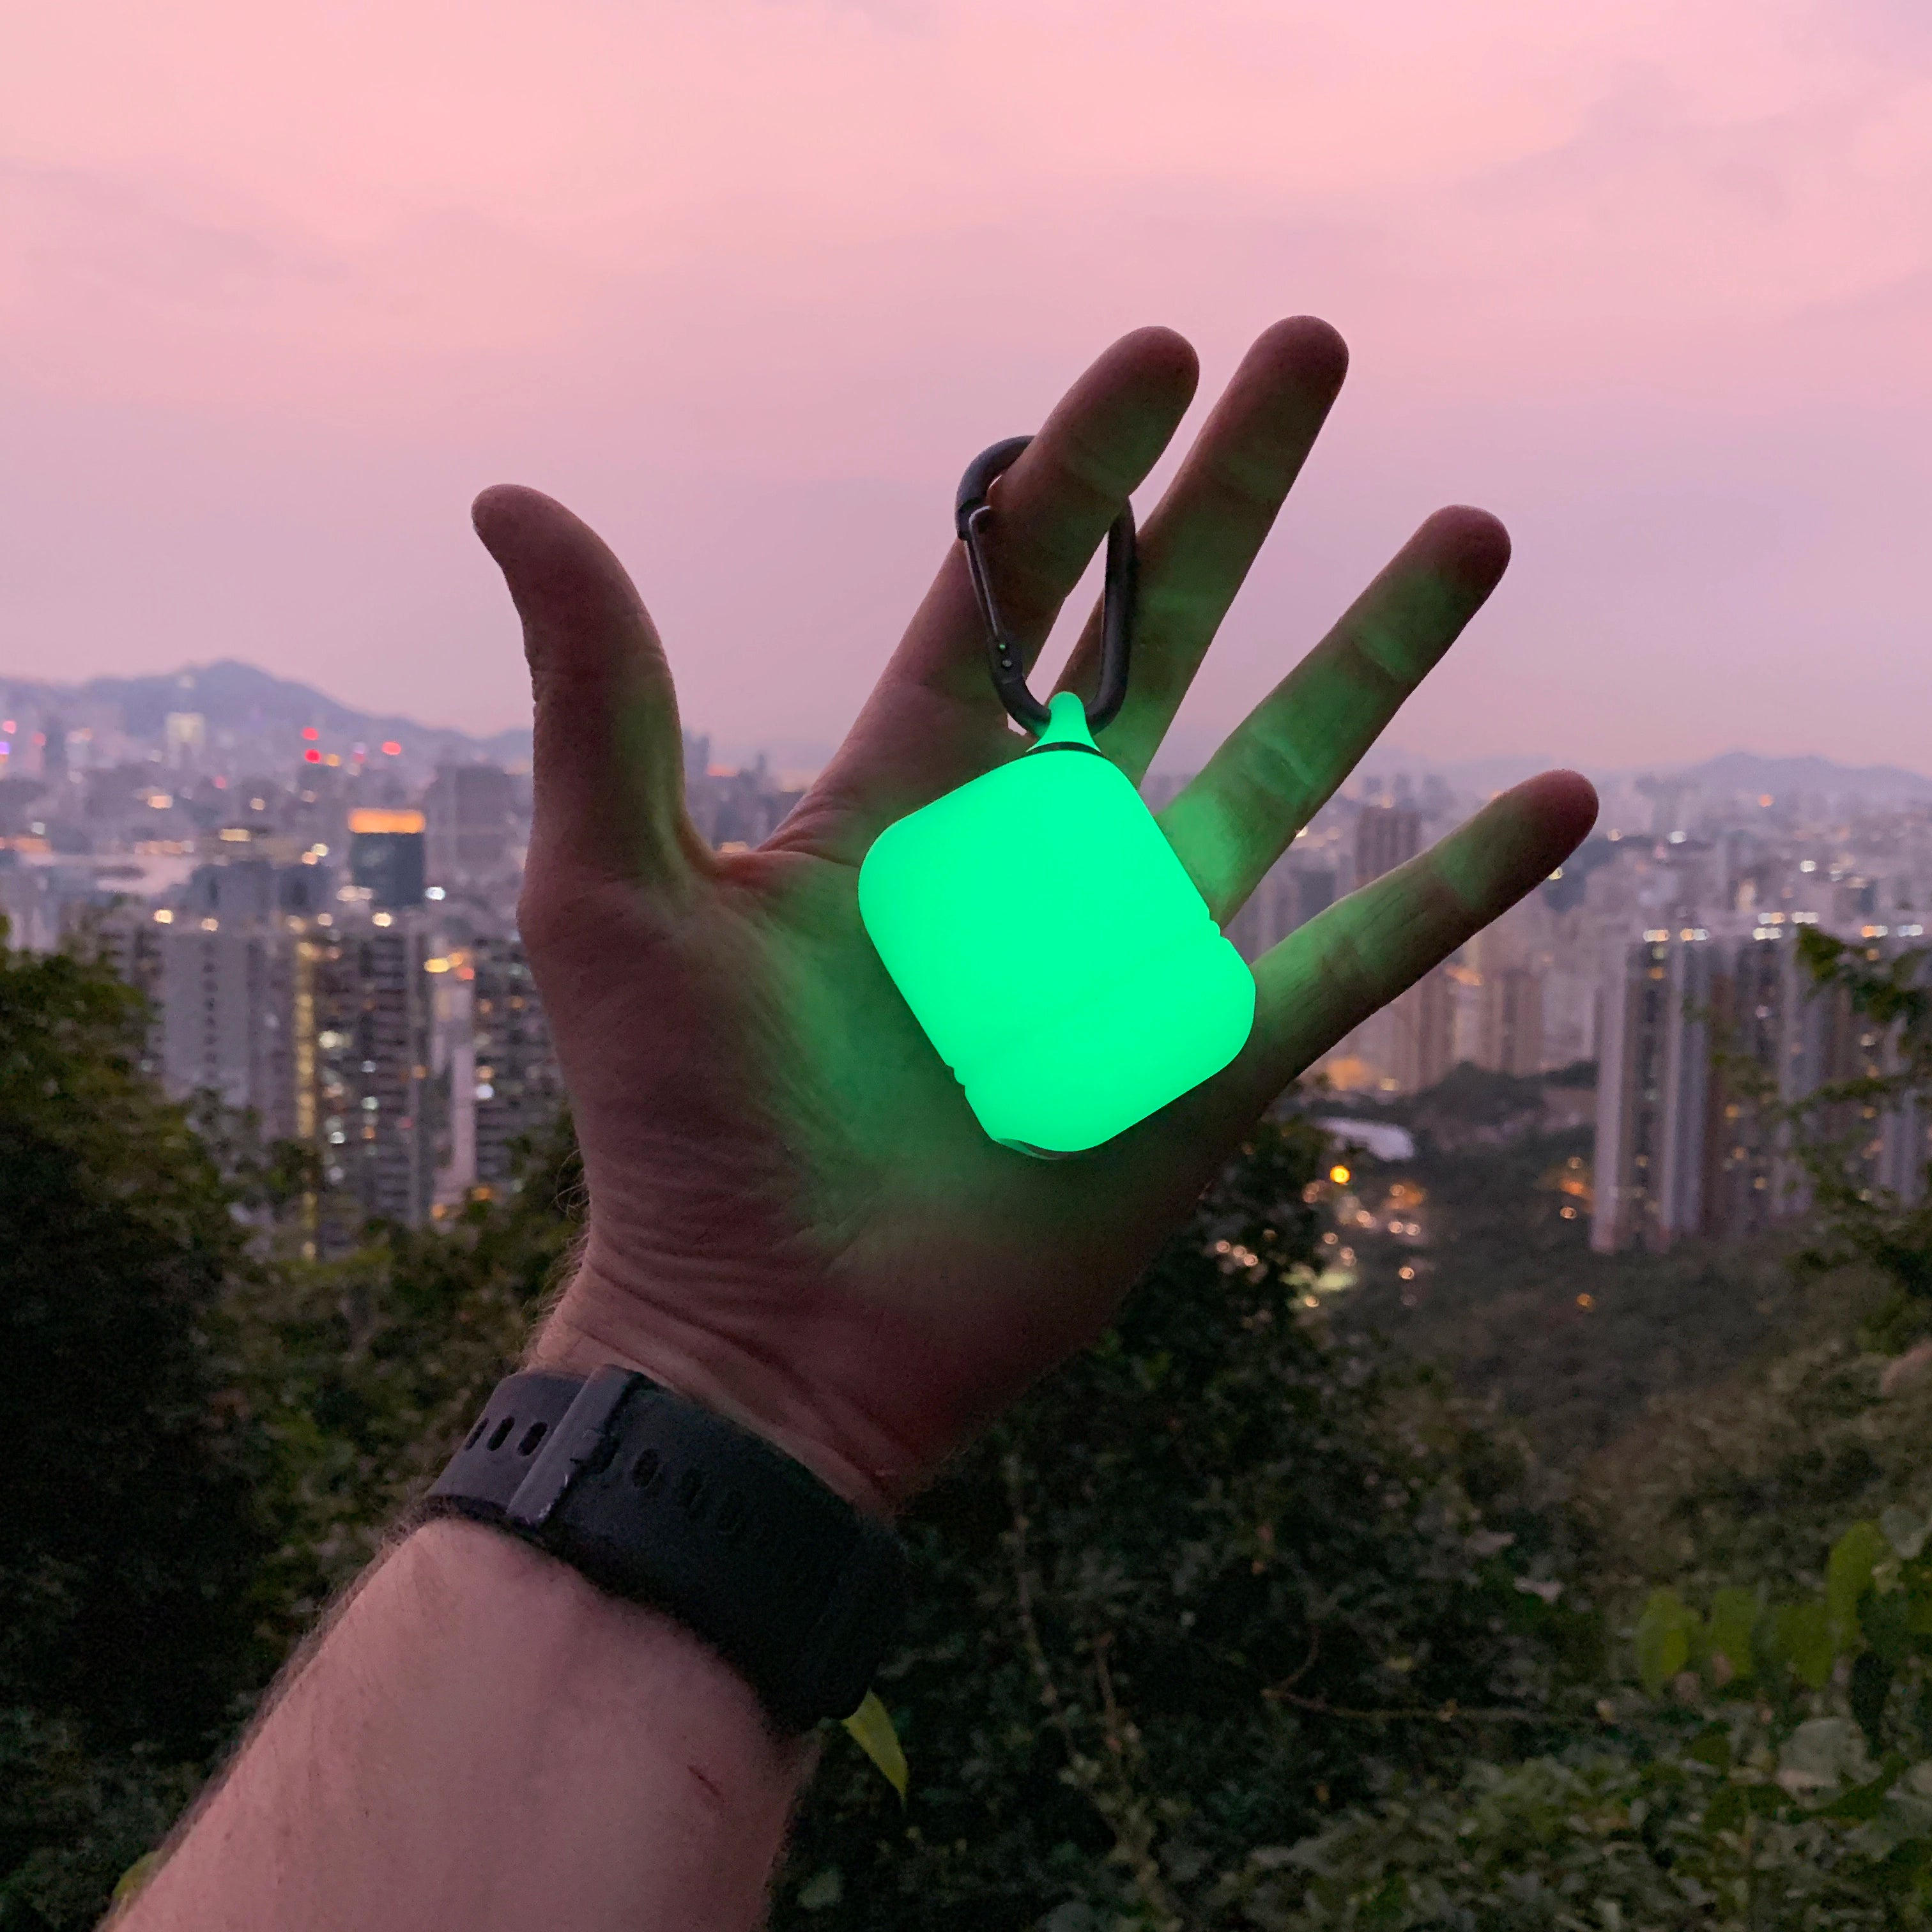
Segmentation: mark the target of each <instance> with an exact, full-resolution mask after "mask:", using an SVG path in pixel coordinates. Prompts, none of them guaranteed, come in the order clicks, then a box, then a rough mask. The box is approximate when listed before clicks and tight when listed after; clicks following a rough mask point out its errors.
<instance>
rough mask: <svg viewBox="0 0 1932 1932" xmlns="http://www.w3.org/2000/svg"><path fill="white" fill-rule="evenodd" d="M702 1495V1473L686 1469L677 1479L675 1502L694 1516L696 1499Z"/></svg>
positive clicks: (697, 1470) (700, 1470)
mask: <svg viewBox="0 0 1932 1932" xmlns="http://www.w3.org/2000/svg"><path fill="white" fill-rule="evenodd" d="M703 1493H704V1472H703V1470H702V1469H687V1470H685V1472H684V1474H683V1475H681V1476H680V1477H679V1478H678V1479H677V1492H676V1494H677V1500H678V1502H679V1505H680V1507H682V1508H684V1509H686V1510H688V1511H691V1513H692V1514H696V1512H697V1499H698V1498H699V1497H700V1496H703Z"/></svg>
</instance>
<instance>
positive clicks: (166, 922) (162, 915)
mask: <svg viewBox="0 0 1932 1932" xmlns="http://www.w3.org/2000/svg"><path fill="white" fill-rule="evenodd" d="M174 922H175V916H174V914H173V913H171V912H170V911H169V910H168V909H167V907H166V906H161V907H157V909H156V910H155V913H154V923H155V924H156V925H157V926H172V925H173V924H174Z"/></svg>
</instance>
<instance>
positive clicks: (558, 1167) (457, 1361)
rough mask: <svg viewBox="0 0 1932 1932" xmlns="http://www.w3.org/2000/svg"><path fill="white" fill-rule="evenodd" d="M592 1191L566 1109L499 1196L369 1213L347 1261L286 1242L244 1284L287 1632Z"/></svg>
mask: <svg viewBox="0 0 1932 1932" xmlns="http://www.w3.org/2000/svg"><path fill="white" fill-rule="evenodd" d="M582 1200H583V1172H582V1167H581V1164H580V1162H579V1160H578V1158H577V1149H576V1143H575V1140H574V1136H572V1133H571V1128H570V1124H569V1122H568V1119H567V1118H565V1119H561V1120H559V1121H558V1122H557V1123H556V1126H555V1127H554V1128H553V1130H552V1131H551V1133H550V1134H549V1135H548V1136H547V1138H545V1139H544V1140H543V1141H542V1142H541V1143H540V1144H539V1145H536V1146H534V1147H532V1148H529V1149H526V1160H525V1165H524V1167H523V1174H522V1178H521V1180H520V1182H519V1184H517V1186H516V1187H514V1188H513V1189H512V1190H510V1191H509V1192H508V1193H506V1194H505V1196H503V1197H502V1199H496V1200H487V1199H477V1200H474V1201H472V1202H470V1203H469V1205H467V1206H466V1207H465V1208H463V1210H462V1211H461V1212H460V1214H457V1215H455V1216H454V1217H451V1218H450V1219H449V1220H447V1221H446V1222H444V1223H441V1224H440V1225H438V1226H434V1227H432V1228H431V1229H424V1230H421V1231H412V1230H410V1229H404V1228H398V1227H395V1226H387V1225H383V1224H377V1225H374V1226H371V1228H370V1229H369V1230H368V1232H367V1235H366V1238H365V1241H364V1243H363V1244H362V1247H359V1249H357V1250H356V1251H355V1252H354V1253H351V1254H350V1255H348V1256H344V1257H343V1258H341V1259H338V1260H333V1261H329V1262H314V1261H306V1262H305V1261H302V1260H300V1259H290V1258H287V1257H284V1258H282V1259H279V1260H278V1263H277V1265H275V1267H274V1268H263V1269H261V1270H259V1271H257V1273H256V1274H254V1276H253V1277H251V1278H250V1279H249V1280H248V1282H247V1283H245V1284H242V1285H240V1286H239V1287H238V1289H237V1292H236V1293H235V1294H233V1295H232V1296H231V1297H230V1298H229V1301H228V1302H227V1303H226V1307H225V1309H224V1311H223V1312H224V1316H225V1322H224V1325H223V1329H222V1331H221V1334H222V1340H223V1345H224V1348H225V1350H226V1355H227V1357H228V1360H229V1373H230V1375H231V1377H232V1380H233V1385H234V1388H235V1391H236V1401H237V1403H239V1406H241V1408H242V1412H244V1414H245V1415H246V1416H247V1417H248V1420H249V1421H250V1424H251V1429H252V1434H251V1442H252V1445H253V1450H254V1454H253V1460H252V1462H251V1468H250V1475H251V1480H252V1482H253V1484H254V1489H255V1492H256V1494H257V1497H258V1499H260V1507H261V1508H262V1509H263V1512H264V1514H266V1517H267V1518H268V1520H269V1521H270V1522H271V1523H272V1524H273V1525H274V1526H275V1529H276V1532H277V1544H278V1547H277V1548H276V1550H275V1553H274V1555H273V1556H272V1558H271V1559H270V1560H269V1562H268V1563H267V1564H266V1565H265V1567H264V1569H263V1573H262V1576H261V1579H260V1592H261V1595H262V1598H263V1607H264V1614H265V1616H267V1617H268V1618H269V1619H272V1622H273V1625H274V1628H275V1630H276V1631H277V1632H278V1637H279V1639H280V1641H281V1643H282V1644H283V1645H284V1646H286V1645H287V1644H288V1643H292V1642H293V1641H294V1640H295V1639H296V1637H298V1636H299V1635H300V1634H301V1633H302V1631H303V1630H304V1629H305V1628H306V1627H307V1625H308V1622H310V1620H311V1619H313V1617H314V1616H315V1614H316V1613H317V1611H318V1610H320V1608H321V1607H322V1606H323V1604H326V1602H327V1601H328V1600H329V1597H330V1596H331V1595H332V1594H333V1593H334V1592H335V1591H337V1590H338V1589H341V1588H342V1587H343V1586H344V1585H346V1584H347V1583H348V1582H349V1581H350V1580H351V1579H352V1578H353V1577H354V1576H355V1575H356V1574H357V1572H358V1571H360V1570H361V1569H362V1567H363V1566H364V1565H365V1564H366V1563H367V1562H368V1561H369V1560H370V1559H371V1557H372V1556H374V1554H375V1553H376V1551H377V1548H378V1547H380V1544H381V1541H382V1540H383V1536H384V1535H385V1533H386V1530H387V1528H388V1526H389V1524H390V1523H392V1521H393V1520H394V1519H395V1516H396V1515H397V1514H398V1511H400V1510H401V1508H402V1507H403V1505H404V1504H405V1503H406V1502H408V1501H409V1500H410V1499H411V1498H413V1496H416V1494H417V1493H419V1491H420V1490H422V1488H423V1487H425V1486H426V1485H427V1484H428V1482H429V1481H431V1479H432V1478H434V1475H435V1473H436V1472H437V1469H438V1468H440V1466H441V1464H442V1462H443V1460H444V1458H445V1457H446V1456H447V1455H448V1454H449V1448H450V1446H451V1445H452V1443H453V1442H455V1440H456V1439H457V1438H458V1436H460V1434H461V1433H462V1431H463V1428H464V1427H466V1425H467V1423H468V1421H469V1418H470V1417H471V1416H472V1415H473V1414H474V1413H475V1411H476V1410H477V1409H479V1408H480V1407H481V1406H482V1403H483V1401H484V1398H485V1397H487V1395H488V1394H489V1392H490V1389H491V1388H493V1387H494V1385H495V1384H496V1381H497V1379H498V1378H499V1377H500V1376H502V1374H503V1373H504V1372H505V1367H506V1364H508V1363H510V1362H511V1361H514V1359H515V1358H516V1357H517V1355H518V1354H519V1353H520V1351H521V1349H522V1348H523V1343H524V1342H525V1340H526V1338H527V1336H528V1334H529V1328H530V1325H531V1322H532V1319H533V1317H534V1316H535V1314H536V1313H537V1312H538V1309H539V1308H540V1307H541V1304H542V1303H543V1301H544V1296H545V1295H546V1294H547V1292H548V1291H549V1290H550V1288H551V1286H553V1282H554V1280H555V1278H556V1275H557V1274H558V1272H559V1269H560V1268H561V1266H562V1264H563V1262H564V1261H565V1258H566V1257H567V1256H568V1254H569V1253H570V1252H571V1248H572V1247H573V1245H574V1242H575V1241H576V1238H577V1232H578V1228H579V1226H580V1208H581V1204H582Z"/></svg>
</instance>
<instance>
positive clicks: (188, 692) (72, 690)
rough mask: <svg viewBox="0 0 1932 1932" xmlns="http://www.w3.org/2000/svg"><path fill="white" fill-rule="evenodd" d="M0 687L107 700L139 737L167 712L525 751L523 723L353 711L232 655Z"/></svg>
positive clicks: (469, 754) (41, 703) (463, 751)
mask: <svg viewBox="0 0 1932 1932" xmlns="http://www.w3.org/2000/svg"><path fill="white" fill-rule="evenodd" d="M0 691H4V692H5V694H6V701H7V703H8V704H9V705H10V706H18V707H20V708H23V709H26V708H38V709H42V710H46V709H55V710H58V709H62V708H63V707H65V709H68V710H69V711H71V712H77V713H79V712H83V711H84V710H85V709H87V708H88V707H90V706H111V707H112V708H113V709H115V711H117V712H118V713H119V715H120V717H121V720H122V723H123V728H124V729H125V730H127V731H128V732H129V733H131V734H132V735H133V736H136V737H142V738H158V737H159V736H160V734H161V730H162V720H163V718H165V717H166V715H167V713H168V712H170V711H198V712H200V713H201V714H202V716H203V717H205V718H206V719H207V720H208V724H210V726H211V727H213V728H214V729H215V730H229V731H238V732H245V733H254V734H261V735H266V736H274V735H276V734H279V733H284V732H285V733H288V734H289V735H290V736H293V734H294V733H296V732H298V731H299V730H302V728H303V727H305V726H308V725H314V727H317V729H318V730H321V731H322V732H323V733H325V734H326V735H327V736H329V737H330V738H331V739H361V740H363V741H365V742H380V741H381V740H383V739H386V738H394V739H399V740H401V742H404V743H405V744H406V745H408V746H409V747H410V751H411V753H412V754H413V757H414V758H415V759H416V761H417V762H434V761H435V760H437V759H443V758H453V759H457V760H465V759H470V758H487V759H489V760H493V761H494V762H496V763H500V764H516V763H526V762H527V761H528V760H529V755H530V733H529V727H527V726H524V727H520V728H519V729H517V730H508V731H499V732H498V733H496V735H495V736H493V737H490V738H476V737H472V736H471V735H470V734H469V733H468V732H466V731H458V730H452V729H450V728H449V727H447V726H444V725H437V724H424V723H422V721H420V720H419V719H417V718H401V717H398V716H395V715H392V714H385V713H379V712H368V711H360V710H358V709H356V707H355V706H353V705H350V704H344V703H341V701H339V700H337V699H335V698H333V697H329V696H328V695H327V694H325V693H324V692H322V691H317V689H316V688H314V686H313V685H307V684H302V683H299V682H296V681H295V680H294V679H290V678H284V677H277V676H275V675H274V674H273V673H271V672H269V671H265V670H259V669H257V667H256V666H254V665H253V664H242V663H240V662H239V661H237V660H236V659H235V658H222V659H220V661H217V662H216V663H214V664H190V665H188V666H187V667H184V668H183V669H181V670H177V671H170V672H165V673H159V672H157V673H151V674H150V675H148V676H142V677H97V678H90V679H88V680H87V682H85V683H83V684H59V683H56V682H50V681H49V680H46V679H36V678H28V677H18V676H12V677H0Z"/></svg>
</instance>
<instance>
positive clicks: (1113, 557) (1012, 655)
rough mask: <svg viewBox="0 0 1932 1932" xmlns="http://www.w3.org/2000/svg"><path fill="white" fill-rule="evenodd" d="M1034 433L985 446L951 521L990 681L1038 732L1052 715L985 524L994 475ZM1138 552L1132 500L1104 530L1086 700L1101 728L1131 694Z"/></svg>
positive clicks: (1025, 726)
mask: <svg viewBox="0 0 1932 1932" xmlns="http://www.w3.org/2000/svg"><path fill="white" fill-rule="evenodd" d="M1032 440H1033V438H1032V437H1030V436H1016V437H1009V438H1008V439H1007V441H1005V442H1004V443H995V444H994V446H992V449H988V450H983V451H982V452H980V455H977V456H976V457H975V458H974V459H973V460H972V461H971V463H969V464H968V466H967V469H966V474H965V475H964V476H962V478H960V479H959V496H957V497H956V499H954V501H953V529H955V530H956V532H958V533H959V541H961V542H962V544H965V546H966V568H968V571H971V574H972V577H973V594H974V596H975V597H976V598H978V600H979V604H980V617H981V618H982V619H983V621H984V622H985V624H986V653H987V661H988V663H989V666H990V667H991V668H992V673H993V688H994V689H995V691H998V693H999V694H1000V702H1001V703H1002V704H1004V706H1006V707H1007V712H1008V714H1009V715H1010V716H1011V717H1012V718H1013V721H1014V722H1015V723H1016V724H1018V725H1019V726H1020V727H1022V730H1028V731H1031V732H1032V733H1033V734H1034V736H1036V737H1037V736H1039V735H1040V733H1041V732H1042V731H1043V730H1045V729H1046V726H1047V723H1048V720H1049V717H1050V716H1051V713H1049V711H1048V709H1047V708H1046V706H1045V705H1043V703H1040V700H1039V699H1038V698H1037V697H1034V694H1033V693H1032V692H1031V691H1030V690H1028V688H1027V681H1026V659H1025V656H1024V655H1023V654H1022V652H1021V649H1020V647H1019V643H1017V642H1016V640H1014V638H1013V635H1012V634H1011V633H1010V631H1008V630H1007V626H1006V623H1005V620H1004V619H1003V618H1002V617H1001V615H1000V606H999V602H998V599H997V598H995V596H994V595H993V581H992V577H991V575H990V574H989V572H988V571H987V568H986V552H985V550H984V549H983V534H982V533H983V529H984V527H985V524H986V519H987V518H988V517H990V516H991V515H992V514H993V507H992V504H990V503H989V502H988V501H987V500H986V498H987V494H988V493H989V491H990V490H992V487H993V479H994V478H995V477H996V476H998V475H999V474H1000V472H1001V471H1002V470H1003V469H1007V467H1008V466H1010V464H1011V463H1013V460H1014V459H1015V458H1016V457H1017V456H1018V455H1019V453H1020V452H1021V451H1022V450H1023V449H1025V447H1026V446H1027V445H1028V443H1031V442H1032ZM1138 574H1139V553H1138V551H1137V550H1136V547H1135V544H1134V511H1133V505H1132V504H1131V503H1130V504H1126V505H1123V506H1122V508H1121V514H1119V515H1118V517H1115V519H1114V521H1113V523H1112V527H1111V528H1110V529H1109V530H1108V532H1107V576H1106V590H1105V592H1103V595H1102V598H1101V602H1100V689H1099V690H1098V691H1096V692H1095V693H1094V697H1093V700H1092V702H1091V703H1089V704H1088V706H1087V728H1088V730H1089V731H1093V732H1099V731H1100V730H1103V729H1104V728H1105V727H1106V726H1108V725H1109V724H1112V722H1113V721H1114V720H1115V718H1116V717H1118V715H1120V709H1121V705H1122V704H1123V703H1124V702H1125V701H1126V699H1127V661H1128V658H1129V657H1130V655H1131V654H1132V652H1133V629H1134V604H1135V598H1136V591H1137V586H1138Z"/></svg>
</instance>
